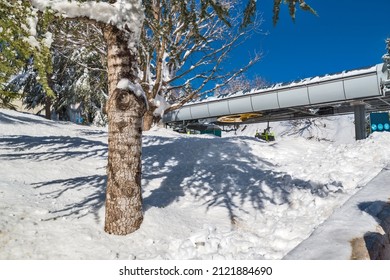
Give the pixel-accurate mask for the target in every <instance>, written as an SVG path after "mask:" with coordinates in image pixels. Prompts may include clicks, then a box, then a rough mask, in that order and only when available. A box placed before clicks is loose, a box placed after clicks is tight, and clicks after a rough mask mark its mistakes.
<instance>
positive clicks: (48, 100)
mask: <svg viewBox="0 0 390 280" xmlns="http://www.w3.org/2000/svg"><path fill="white" fill-rule="evenodd" d="M51 105H52V102H51V97H49V96H46V100H45V118H46V119H48V120H51Z"/></svg>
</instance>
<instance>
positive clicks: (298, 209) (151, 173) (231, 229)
mask: <svg viewBox="0 0 390 280" xmlns="http://www.w3.org/2000/svg"><path fill="white" fill-rule="evenodd" d="M352 121H353V120H352V119H351V117H350V116H343V117H334V118H327V119H320V120H316V124H315V125H314V126H311V127H306V126H305V122H301V123H279V124H271V126H274V130H275V132H276V137H277V140H276V141H275V142H271V143H264V142H261V141H258V140H256V139H255V138H254V137H253V135H254V131H255V130H256V129H259V130H260V129H262V128H263V127H264V125H263V124H260V125H257V126H255V125H251V126H249V127H247V128H246V132H245V130H244V131H241V132H239V131H238V132H237V134H240V135H237V136H235V135H234V132H232V133H230V134H228V135H225V137H223V138H218V137H213V136H204V135H203V136H195V135H181V134H177V133H174V132H171V131H169V130H165V129H161V128H155V129H153V130H152V131H150V132H146V133H145V134H144V138H143V143H144V148H143V179H142V185H143V197H144V211H145V217H144V223H143V224H142V226H141V228H140V230H138V231H136V232H135V233H133V234H131V235H128V236H124V237H118V236H111V235H108V234H106V233H105V232H104V231H103V222H104V193H105V184H106V176H105V166H106V157H107V130H106V129H101V128H94V127H85V126H78V125H74V124H71V123H66V122H53V121H48V120H45V119H42V118H40V117H37V116H33V115H29V114H22V113H17V112H14V111H9V110H0V167H1V168H0V178H1V180H0V259H282V258H284V257H285V256H287V254H288V253H289V252H290V251H292V250H293V249H294V248H295V247H296V246H298V245H299V244H301V243H302V242H303V241H305V240H306V239H307V238H308V237H309V236H310V235H311V234H312V233H313V231H315V229H316V228H317V227H319V226H320V225H324V224H325V223H324V221H326V220H328V218H329V217H331V215H332V213H334V212H335V211H336V212H337V209H340V207H341V206H342V205H343V204H344V203H345V202H346V201H348V200H349V199H350V198H351V197H353V196H354V195H355V194H356V193H357V192H358V191H359V190H364V188H363V187H364V186H365V185H366V184H367V183H368V182H369V181H370V180H372V179H373V178H374V177H375V176H377V175H378V174H379V173H380V172H381V170H382V169H383V168H385V167H386V166H389V164H390V149H389V148H388V147H389V146H390V134H389V133H378V134H373V135H372V136H371V137H370V138H368V139H366V140H363V141H358V142H355V141H353V124H352ZM301 128H305V129H301ZM308 131H309V132H308ZM244 132H245V133H247V135H245V134H244ZM307 133H309V134H307ZM383 196H384V197H383V199H384V200H385V201H387V198H388V197H390V190H388V191H387V193H386V191H384V193H383ZM386 196H387V197H386ZM349 218H351V217H349ZM352 218H353V217H352ZM370 221H371V223H370V224H369V227H370V228H367V229H365V230H370V229H371V227H372V226H373V223H372V221H375V219H374V218H372V220H370ZM309 244H310V243H309ZM308 246H309V245H308ZM310 246H311V245H310ZM312 246H313V247H309V249H310V248H312V249H313V250H314V248H315V247H316V246H315V245H312ZM329 246H331V244H329ZM346 246H349V244H346ZM306 249H307V247H306ZM300 256H301V257H302V255H299V254H298V255H295V257H296V258H299V257H300ZM303 257H305V256H303ZM326 257H327V258H339V259H349V258H350V252H349V251H348V250H347V251H342V253H340V252H336V253H335V255H333V256H329V255H327V256H326Z"/></svg>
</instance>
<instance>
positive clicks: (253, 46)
mask: <svg viewBox="0 0 390 280" xmlns="http://www.w3.org/2000/svg"><path fill="white" fill-rule="evenodd" d="M307 3H308V4H310V5H311V6H312V7H313V8H314V9H315V10H316V11H317V13H318V17H317V16H314V15H312V14H311V13H309V12H303V11H300V10H299V11H298V12H297V18H296V22H295V23H293V22H292V20H291V18H290V17H289V14H288V10H287V7H282V10H281V14H280V20H279V22H278V24H277V25H276V26H275V27H274V26H273V24H272V5H273V1H272V0H258V2H257V8H258V10H259V11H260V12H261V13H262V14H263V19H264V21H265V22H264V24H263V25H262V29H263V31H264V32H268V33H269V34H268V35H263V34H256V35H255V36H253V37H252V38H251V40H250V41H248V42H247V43H245V45H244V46H243V47H242V48H241V49H240V50H237V55H235V56H234V57H233V58H232V64H233V65H234V64H236V63H237V64H240V63H241V62H242V55H246V54H247V55H250V53H252V54H253V52H254V51H255V50H256V51H257V52H262V53H263V59H262V60H261V61H260V62H259V63H258V64H257V65H255V66H253V67H252V68H251V69H250V70H249V71H248V72H247V76H248V78H252V77H254V76H256V75H257V76H261V77H263V78H265V79H266V80H267V81H268V82H271V83H274V82H287V81H292V80H296V79H301V78H306V77H313V76H317V75H324V74H331V73H336V72H340V71H343V70H351V69H356V68H361V67H366V66H371V65H374V64H377V63H381V62H382V59H381V58H382V55H383V54H384V53H385V52H386V50H385V39H386V38H387V37H390V21H389V17H390V0H371V1H363V0H326V1H325V0H307ZM284 6H285V5H284ZM235 60H236V61H235ZM240 60H241V61H240Z"/></svg>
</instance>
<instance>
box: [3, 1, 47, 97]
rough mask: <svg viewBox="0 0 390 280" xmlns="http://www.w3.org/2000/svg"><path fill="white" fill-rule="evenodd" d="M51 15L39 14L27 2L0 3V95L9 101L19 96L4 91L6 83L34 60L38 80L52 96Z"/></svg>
mask: <svg viewBox="0 0 390 280" xmlns="http://www.w3.org/2000/svg"><path fill="white" fill-rule="evenodd" d="M52 17H53V15H52V14H50V13H49V12H45V13H41V12H38V11H37V10H35V9H33V8H32V7H31V6H30V2H29V1H1V2H0V95H1V96H3V98H2V99H6V100H8V99H10V100H11V99H12V98H15V97H17V96H18V95H17V94H15V93H13V94H10V92H9V91H8V92H7V91H6V90H5V87H6V84H7V81H8V80H9V79H10V78H11V77H12V76H14V75H15V74H16V73H19V72H20V71H21V70H22V69H23V68H24V67H25V66H26V63H27V62H28V61H29V60H30V59H31V58H33V61H34V68H35V70H36V73H37V79H38V80H39V81H40V83H41V84H42V87H43V88H44V90H45V92H46V93H47V94H48V95H50V96H53V95H54V93H53V92H52V90H51V88H50V86H49V83H48V81H47V76H48V75H49V74H50V73H51V72H52V63H51V54H50V39H51V38H50V35H51V34H50V33H49V32H48V26H49V23H50V22H51V20H52Z"/></svg>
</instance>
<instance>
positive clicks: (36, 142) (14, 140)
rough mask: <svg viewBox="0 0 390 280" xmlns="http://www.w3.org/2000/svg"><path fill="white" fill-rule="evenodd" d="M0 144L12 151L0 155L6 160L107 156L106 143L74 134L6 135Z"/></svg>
mask: <svg viewBox="0 0 390 280" xmlns="http://www.w3.org/2000/svg"><path fill="white" fill-rule="evenodd" d="M1 145H3V146H5V149H7V150H12V151H14V153H7V154H2V155H0V158H3V159H6V160H18V159H21V158H25V159H31V160H36V161H44V160H60V159H69V158H74V157H79V158H81V159H84V158H90V157H106V156H107V144H106V143H103V142H101V141H95V140H89V139H86V138H81V137H74V136H72V137H70V136H27V135H21V136H6V137H2V138H1Z"/></svg>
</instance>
